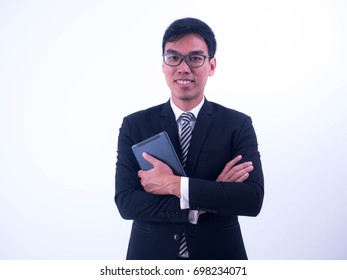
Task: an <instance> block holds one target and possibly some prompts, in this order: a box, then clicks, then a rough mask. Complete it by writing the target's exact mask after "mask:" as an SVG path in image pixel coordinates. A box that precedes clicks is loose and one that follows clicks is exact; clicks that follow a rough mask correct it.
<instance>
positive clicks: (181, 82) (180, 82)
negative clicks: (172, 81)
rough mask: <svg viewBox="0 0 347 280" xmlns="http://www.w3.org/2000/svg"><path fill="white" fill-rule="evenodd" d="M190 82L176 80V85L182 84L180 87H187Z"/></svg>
mask: <svg viewBox="0 0 347 280" xmlns="http://www.w3.org/2000/svg"><path fill="white" fill-rule="evenodd" d="M191 82H192V81H190V80H177V83H178V84H182V85H188V84H190V83H191Z"/></svg>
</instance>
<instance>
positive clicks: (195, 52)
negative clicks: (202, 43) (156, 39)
mask: <svg viewBox="0 0 347 280" xmlns="http://www.w3.org/2000/svg"><path fill="white" fill-rule="evenodd" d="M165 53H177V54H181V53H179V52H178V51H176V50H172V49H167V50H166V52H165ZM192 54H204V52H203V51H201V50H197V51H191V52H190V53H188V55H192Z"/></svg>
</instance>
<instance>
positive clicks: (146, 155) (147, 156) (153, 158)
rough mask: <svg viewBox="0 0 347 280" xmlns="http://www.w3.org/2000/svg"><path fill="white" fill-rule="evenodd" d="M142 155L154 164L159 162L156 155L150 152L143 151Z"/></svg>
mask: <svg viewBox="0 0 347 280" xmlns="http://www.w3.org/2000/svg"><path fill="white" fill-rule="evenodd" d="M142 157H143V158H144V159H145V160H147V161H148V162H149V163H151V164H152V165H153V166H154V165H155V164H157V163H158V162H159V160H157V159H156V158H155V157H153V156H151V155H150V154H148V153H146V152H143V153H142Z"/></svg>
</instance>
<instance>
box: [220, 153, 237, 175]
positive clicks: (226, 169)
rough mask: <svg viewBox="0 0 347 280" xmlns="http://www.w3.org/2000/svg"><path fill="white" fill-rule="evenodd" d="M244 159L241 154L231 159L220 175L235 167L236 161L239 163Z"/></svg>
mask: <svg viewBox="0 0 347 280" xmlns="http://www.w3.org/2000/svg"><path fill="white" fill-rule="evenodd" d="M241 159H242V156H241V155H239V156H237V157H235V158H234V159H232V160H231V161H229V162H228V163H227V164H226V165H225V167H224V169H223V170H222V172H221V173H220V175H219V177H224V176H225V175H226V174H227V173H228V172H229V170H230V169H231V168H233V167H234V166H235V164H236V163H238V162H239V161H240V160H241Z"/></svg>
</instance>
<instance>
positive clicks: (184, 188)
mask: <svg viewBox="0 0 347 280" xmlns="http://www.w3.org/2000/svg"><path fill="white" fill-rule="evenodd" d="M180 206H181V209H182V210H183V209H189V178H188V177H181V199H180Z"/></svg>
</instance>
